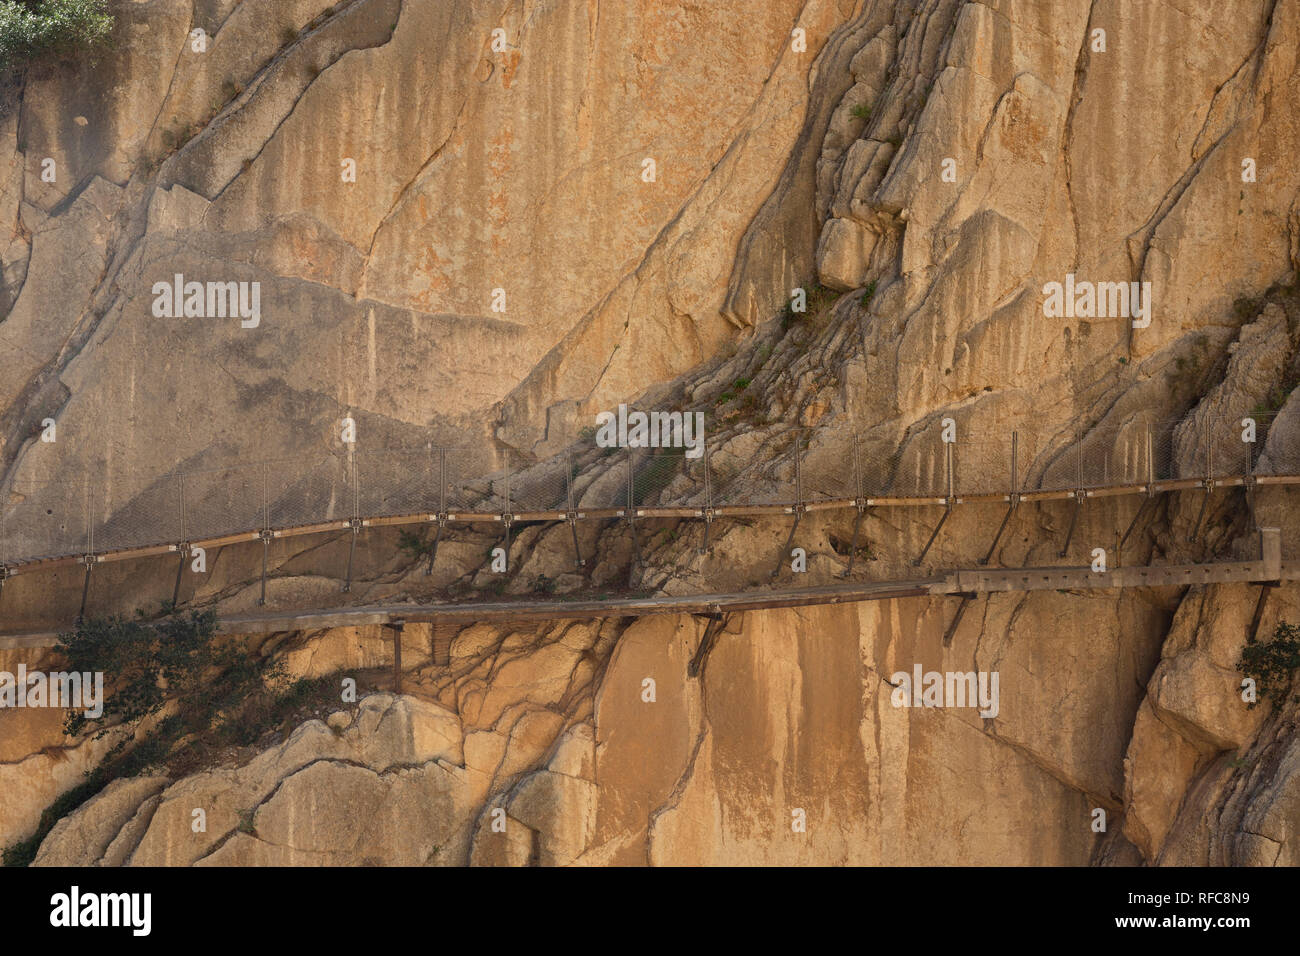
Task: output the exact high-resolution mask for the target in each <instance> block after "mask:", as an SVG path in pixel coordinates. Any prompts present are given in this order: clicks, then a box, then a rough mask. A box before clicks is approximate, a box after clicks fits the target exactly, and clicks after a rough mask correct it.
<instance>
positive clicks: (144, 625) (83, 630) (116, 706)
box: [0, 605, 339, 866]
mask: <svg viewBox="0 0 1300 956" xmlns="http://www.w3.org/2000/svg"><path fill="white" fill-rule="evenodd" d="M163 611H164V616H163V617H162V618H161V619H159V620H157V621H147V620H145V619H144V615H143V614H142V613H139V614H138V617H137V618H136V619H129V618H120V617H110V618H91V619H87V620H83V621H81V622H79V623H78V624H77V626H76V628H75V630H74V631H73V632H72V633H70V634H64V635H61V636H60V639H59V645H58V646H59V651H60V652H61V654H62V655H63V657H64V659H65V663H64V664H63V665H62V666H61V668H60V669H61V670H66V671H79V672H91V673H95V672H99V673H102V674H103V675H104V691H105V693H104V697H105V700H104V701H103V714H102V716H101V717H100V718H98V719H97V720H89V719H87V718H86V717H85V715H84V712H82V711H74V712H72V713H71V714H69V716H68V718H67V722H66V724H65V730H66V731H67V732H68V733H69V734H78V733H82V732H87V731H89V732H94V733H95V734H96V736H100V735H103V734H104V733H107V732H109V731H111V730H112V729H113V728H115V727H124V728H131V729H136V730H138V728H139V724H140V722H141V721H143V720H145V719H146V718H150V717H156V718H160V719H158V720H157V722H156V724H154V725H153V726H152V727H151V728H150V729H148V731H147V732H146V733H143V734H139V736H138V739H137V737H136V735H134V734H124V735H123V738H122V740H120V741H119V742H118V743H117V745H116V746H114V747H113V748H112V749H111V750H110V751H109V752H108V754H107V755H106V756H105V758H104V761H103V762H102V763H101V764H100V765H99V766H98V767H96V768H95V769H94V770H91V771H88V772H87V773H86V779H85V780H84V781H83V782H82V783H80V784H78V785H77V786H76V787H74V788H73V789H71V790H69V791H68V792H67V793H64V794H62V795H61V796H60V797H59V798H58V799H57V800H55V801H54V802H53V803H52V804H50V806H49V807H47V808H46V809H45V811H44V812H43V813H42V814H41V818H40V822H39V823H38V824H37V827H36V832H35V833H33V834H32V835H31V836H30V837H29V838H28V839H26V840H22V841H20V842H18V843H15V844H12V845H11V846H8V847H5V848H4V850H3V851H2V852H0V859H2V860H3V863H4V865H5V866H26V865H28V864H29V863H30V862H31V861H32V860H33V859H35V856H36V852H37V850H38V849H39V848H40V845H41V842H42V841H43V840H44V839H45V838H46V836H48V835H49V832H50V831H51V830H52V829H53V828H54V825H55V824H56V823H58V821H59V820H60V819H62V818H63V817H64V816H67V815H68V814H69V813H72V812H73V811H74V810H76V809H77V808H78V807H80V806H81V805H82V804H83V803H85V802H86V801H87V800H89V799H90V798H91V797H94V796H95V795H96V794H98V793H99V792H100V791H101V790H103V789H104V788H105V787H106V786H108V784H109V783H111V782H112V781H114V780H117V779H119V778H122V777H133V776H137V775H139V774H142V773H158V772H162V773H166V774H168V775H169V776H172V777H176V776H183V775H185V774H188V773H193V772H195V771H197V770H198V769H200V768H202V767H205V766H210V765H213V764H214V763H217V762H219V761H220V760H221V759H224V755H226V754H227V750H226V748H232V747H234V748H238V747H249V746H255V745H264V743H265V739H264V738H267V737H268V735H273V734H276V733H281V734H282V733H284V732H285V731H287V730H288V729H290V728H292V727H296V726H298V725H299V724H300V723H302V721H303V720H304V719H305V718H307V717H309V716H320V715H322V714H323V713H327V712H329V711H330V710H333V709H336V708H337V706H338V687H339V678H338V675H328V676H324V677H318V678H302V679H300V680H297V681H293V682H290V681H288V679H287V677H286V674H285V672H284V668H283V666H281V665H278V664H267V663H266V662H265V661H263V660H262V659H260V658H259V657H257V656H256V655H254V654H252V653H250V652H249V651H248V649H247V648H246V647H244V646H243V645H242V644H241V643H240V642H237V641H234V640H231V639H229V638H224V637H222V636H221V635H219V634H218V633H217V618H216V615H215V614H213V613H212V612H211V611H206V612H193V613H190V614H189V615H188V616H184V615H180V614H176V613H174V609H173V608H171V607H170V606H167V605H164V607H163ZM169 703H170V704H171V705H172V706H171V708H170V712H168V711H165V710H164V709H163V708H164V706H165V705H167V704H169ZM160 715H162V716H160Z"/></svg>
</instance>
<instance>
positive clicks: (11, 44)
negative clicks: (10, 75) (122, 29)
mask: <svg viewBox="0 0 1300 956" xmlns="http://www.w3.org/2000/svg"><path fill="white" fill-rule="evenodd" d="M112 30H113V15H112V14H111V13H109V12H108V0H0V69H8V68H10V67H15V66H21V65H22V64H23V63H26V62H28V61H29V60H34V59H37V58H39V57H48V56H63V55H65V54H68V53H72V52H75V51H78V50H89V49H93V48H95V47H97V46H100V45H101V44H103V43H104V42H105V41H106V40H107V39H108V35H109V34H110V33H111V32H112Z"/></svg>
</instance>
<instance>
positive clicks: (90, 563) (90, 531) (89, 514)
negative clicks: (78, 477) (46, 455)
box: [77, 476, 95, 623]
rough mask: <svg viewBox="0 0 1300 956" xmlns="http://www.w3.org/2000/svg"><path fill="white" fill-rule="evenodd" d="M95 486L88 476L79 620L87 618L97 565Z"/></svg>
mask: <svg viewBox="0 0 1300 956" xmlns="http://www.w3.org/2000/svg"><path fill="white" fill-rule="evenodd" d="M94 500H95V499H94V486H93V485H92V484H91V481H90V478H89V476H87V478H86V502H85V516H86V551H85V554H84V555H82V558H81V560H82V563H84V564H85V566H86V577H85V580H84V581H83V582H82V585H81V610H79V611H78V612H77V622H78V623H80V622H81V621H83V620H85V618H86V601H87V600H88V599H89V597H90V572H91V570H93V569H94V567H95V505H94Z"/></svg>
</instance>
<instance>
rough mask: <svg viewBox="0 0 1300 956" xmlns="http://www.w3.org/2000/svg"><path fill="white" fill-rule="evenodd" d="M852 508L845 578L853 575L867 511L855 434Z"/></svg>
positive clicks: (855, 433)
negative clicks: (861, 530)
mask: <svg viewBox="0 0 1300 956" xmlns="http://www.w3.org/2000/svg"><path fill="white" fill-rule="evenodd" d="M853 507H854V510H855V511H857V514H856V515H854V517H853V537H852V539H851V540H850V541H849V565H848V567H847V568H845V569H844V571H843V572H842V574H841V575H840V576H841V577H845V578H847V577H848V576H849V575H850V574H852V573H853V563H854V562H855V561H856V560H857V557H858V531H859V529H860V528H861V527H862V517H863V515H864V514H865V513H866V510H867V496H866V487H865V484H864V482H863V478H862V443H861V436H860V435H859V434H858V433H857V432H854V433H853Z"/></svg>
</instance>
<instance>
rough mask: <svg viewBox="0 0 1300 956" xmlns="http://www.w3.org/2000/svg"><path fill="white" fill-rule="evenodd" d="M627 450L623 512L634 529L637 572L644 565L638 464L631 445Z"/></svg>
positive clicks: (634, 555) (634, 559)
mask: <svg viewBox="0 0 1300 956" xmlns="http://www.w3.org/2000/svg"><path fill="white" fill-rule="evenodd" d="M625 450H626V451H627V508H626V510H625V511H624V512H623V517H624V518H625V519H626V520H627V521H628V527H629V528H631V529H632V571H633V572H635V571H637V570H638V569H640V568H641V567H642V563H641V533H640V531H639V530H638V528H637V526H636V466H635V463H634V461H633V455H632V448H631V446H628V448H627V449H625Z"/></svg>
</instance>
